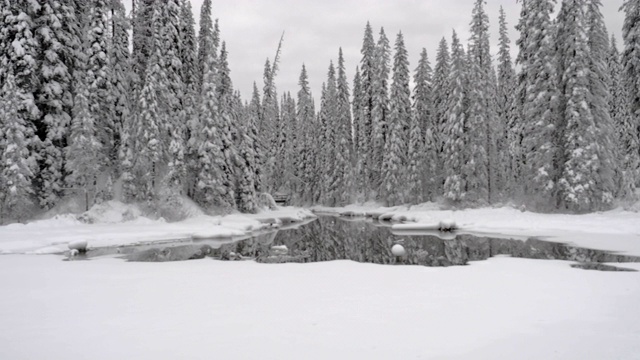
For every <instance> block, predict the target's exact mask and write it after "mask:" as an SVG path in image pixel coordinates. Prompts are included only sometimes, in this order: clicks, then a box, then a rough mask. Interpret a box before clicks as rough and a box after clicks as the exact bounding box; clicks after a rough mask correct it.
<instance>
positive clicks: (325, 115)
mask: <svg viewBox="0 0 640 360" xmlns="http://www.w3.org/2000/svg"><path fill="white" fill-rule="evenodd" d="M337 102H338V86H337V83H336V70H335V66H334V65H333V61H331V63H330V64H329V71H328V73H327V83H326V88H325V91H324V92H323V96H322V103H321V105H320V122H321V132H322V136H323V137H322V139H323V142H322V144H323V145H322V147H320V149H321V151H320V154H319V155H320V164H319V168H318V169H317V170H318V172H317V174H318V176H320V177H321V185H320V189H321V193H320V196H321V197H320V201H321V203H323V204H325V205H329V206H334V205H336V203H337V202H338V195H339V192H340V191H341V190H342V189H340V188H338V187H337V182H338V181H337V179H336V178H335V176H336V171H335V170H334V169H335V166H336V164H335V159H336V157H337V148H336V146H337V141H336V138H337V127H336V124H337V118H338V116H337V111H336V109H337Z"/></svg>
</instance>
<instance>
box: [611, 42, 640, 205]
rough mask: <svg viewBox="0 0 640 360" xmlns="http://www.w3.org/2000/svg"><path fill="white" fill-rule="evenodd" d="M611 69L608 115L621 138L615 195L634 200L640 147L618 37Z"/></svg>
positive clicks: (613, 43) (612, 44)
mask: <svg viewBox="0 0 640 360" xmlns="http://www.w3.org/2000/svg"><path fill="white" fill-rule="evenodd" d="M607 67H608V69H609V78H610V82H609V94H610V96H609V114H610V117H611V121H612V122H613V126H614V128H615V129H616V133H617V134H616V135H617V137H618V139H619V141H618V144H617V145H616V149H615V151H616V152H617V154H618V157H619V159H620V160H619V163H620V169H619V171H618V174H617V176H616V188H617V189H618V193H617V194H616V195H617V197H618V198H620V199H633V198H634V195H635V191H636V179H637V176H638V167H639V166H640V159H639V156H640V150H639V149H640V144H639V139H638V132H637V131H635V124H634V123H633V121H632V120H633V117H632V116H631V113H630V111H629V95H628V93H627V88H626V86H625V83H624V79H623V78H622V74H623V69H622V64H621V56H620V53H619V52H618V48H617V46H616V38H615V36H611V42H610V50H609V55H608V58H607Z"/></svg>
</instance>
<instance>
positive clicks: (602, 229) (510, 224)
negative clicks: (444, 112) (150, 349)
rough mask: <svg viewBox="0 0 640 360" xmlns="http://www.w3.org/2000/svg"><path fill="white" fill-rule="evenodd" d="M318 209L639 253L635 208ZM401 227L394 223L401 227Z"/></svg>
mask: <svg viewBox="0 0 640 360" xmlns="http://www.w3.org/2000/svg"><path fill="white" fill-rule="evenodd" d="M313 210H314V211H315V212H317V213H325V214H343V215H348V216H373V217H377V218H380V219H384V220H394V221H404V222H411V223H413V224H412V225H411V227H415V226H419V225H424V226H426V227H429V226H432V225H437V224H438V223H439V222H440V221H443V220H445V221H446V220H453V221H454V222H455V224H456V225H457V226H458V227H460V228H461V229H462V230H464V231H465V232H470V233H475V234H479V235H482V234H491V235H492V236H507V237H509V236H513V237H531V236H535V237H539V238H544V239H545V240H549V241H558V242H566V243H572V244H575V245H577V246H580V247H586V248H593V249H601V250H610V251H615V252H620V253H624V254H629V255H636V256H640V212H633V211H625V210H623V209H615V210H611V211H606V212H598V213H591V214H584V215H569V214H539V213H534V212H529V211H520V210H518V209H514V208H511V207H502V208H482V209H465V210H440V206H439V205H438V204H434V203H426V204H421V205H416V206H397V207H381V206H377V205H375V204H366V205H350V206H346V207H342V208H324V207H316V208H314V209H313ZM402 227H403V226H398V228H399V229H401V228H402Z"/></svg>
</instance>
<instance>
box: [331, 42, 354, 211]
mask: <svg viewBox="0 0 640 360" xmlns="http://www.w3.org/2000/svg"><path fill="white" fill-rule="evenodd" d="M336 97H337V98H336V118H335V121H336V122H335V125H334V127H335V131H336V133H335V142H336V145H335V146H336V157H335V163H334V176H333V178H334V181H335V185H334V186H335V188H336V189H337V191H338V193H337V194H336V203H337V204H340V205H346V204H347V203H348V202H349V201H351V193H352V191H353V171H352V170H353V166H352V164H353V159H352V155H351V151H352V149H353V145H352V141H353V139H352V135H351V103H350V98H351V95H350V91H349V83H348V81H347V74H346V69H345V65H344V57H343V55H342V48H340V51H339V53H338V79H337V94H336Z"/></svg>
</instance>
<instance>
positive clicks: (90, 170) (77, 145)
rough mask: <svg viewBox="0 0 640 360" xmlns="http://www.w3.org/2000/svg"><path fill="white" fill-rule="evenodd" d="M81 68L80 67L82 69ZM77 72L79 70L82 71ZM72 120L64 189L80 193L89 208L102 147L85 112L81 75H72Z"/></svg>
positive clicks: (84, 78) (86, 86)
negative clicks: (73, 93) (82, 194)
mask: <svg viewBox="0 0 640 360" xmlns="http://www.w3.org/2000/svg"><path fill="white" fill-rule="evenodd" d="M82 68H83V67H82ZM82 68H81V69H82ZM75 78H76V79H75V84H76V87H75V97H74V107H73V119H72V120H71V131H70V134H69V141H68V146H67V148H66V149H65V157H66V164H65V168H66V171H67V173H68V174H69V175H68V177H67V185H68V186H69V187H71V188H74V189H79V190H80V189H81V190H84V192H85V194H86V196H85V201H87V204H85V205H86V206H87V208H88V207H90V205H91V204H92V202H93V201H94V199H95V196H96V194H97V190H98V189H97V181H98V176H99V175H100V173H101V171H102V170H103V169H102V168H101V167H102V166H103V165H104V162H103V161H102V158H103V156H104V155H103V154H101V152H102V144H101V143H100V141H99V140H98V137H97V129H96V120H95V118H94V117H93V114H92V113H91V111H89V100H88V99H89V84H88V83H87V76H86V74H85V73H84V72H83V71H76V72H75Z"/></svg>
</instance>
